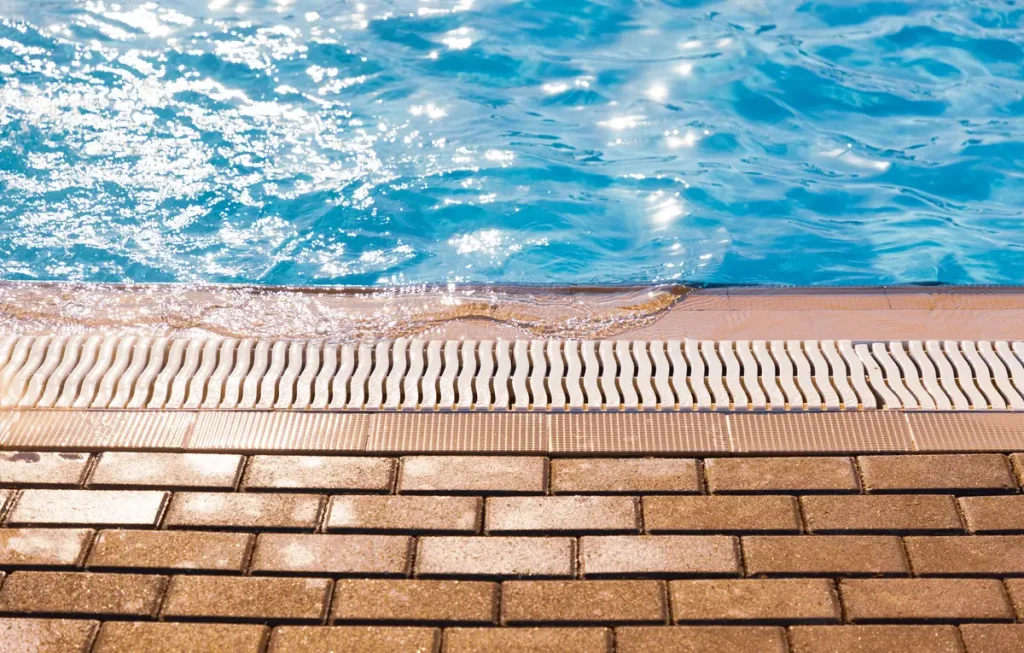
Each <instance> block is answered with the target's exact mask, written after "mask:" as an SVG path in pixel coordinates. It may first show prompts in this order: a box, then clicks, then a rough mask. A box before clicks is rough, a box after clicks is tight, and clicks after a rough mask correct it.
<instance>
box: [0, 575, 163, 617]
mask: <svg viewBox="0 0 1024 653" xmlns="http://www.w3.org/2000/svg"><path fill="white" fill-rule="evenodd" d="M166 584H167V578H166V577H165V576H148V575H141V574H99V573H91V572H81V571H74V572H71V571H67V572H65V571H16V572H14V573H13V574H11V575H10V576H9V577H8V578H7V579H6V580H5V581H4V583H3V585H2V586H0V614H42V615H47V616H78V617H101V616H117V617H154V616H156V612H157V609H158V608H159V607H160V597H161V596H162V595H163V591H164V587H165V585H166Z"/></svg>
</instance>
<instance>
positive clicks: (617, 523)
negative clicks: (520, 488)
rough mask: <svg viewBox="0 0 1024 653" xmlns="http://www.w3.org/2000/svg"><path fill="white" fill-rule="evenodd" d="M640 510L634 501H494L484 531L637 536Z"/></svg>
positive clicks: (592, 498) (489, 502)
mask: <svg viewBox="0 0 1024 653" xmlns="http://www.w3.org/2000/svg"><path fill="white" fill-rule="evenodd" d="M639 507H640V505H639V501H638V500H637V499H635V498H633V497H613V496H608V497H603V496H558V497H491V498H489V499H487V506H486V508H485V513H486V515H487V520H486V525H485V528H486V530H487V532H488V533H516V532H525V533H529V532H534V533H571V532H576V533H599V532H610V533H631V532H632V533H636V532H639V531H640V514H639Z"/></svg>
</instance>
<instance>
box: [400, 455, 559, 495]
mask: <svg viewBox="0 0 1024 653" xmlns="http://www.w3.org/2000/svg"><path fill="white" fill-rule="evenodd" d="M547 465H548V461H547V459H546V458H540V457H526V456H409V457H406V458H403V459H402V465H401V472H400V474H399V477H398V491H399V492H405V493H410V492H419V493H434V494H443V493H484V494H543V493H544V490H545V489H546V488H547Z"/></svg>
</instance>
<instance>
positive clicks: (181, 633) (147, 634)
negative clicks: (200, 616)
mask: <svg viewBox="0 0 1024 653" xmlns="http://www.w3.org/2000/svg"><path fill="white" fill-rule="evenodd" d="M269 636H270V628H268V627H266V626H262V625H245V624H192V623H169V622H168V623H145V622H134V623H133V622H116V621H108V622H107V623H105V624H103V627H102V628H100V632H99V635H98V636H97V637H96V644H95V646H94V647H93V653H138V652H142V651H145V653H179V652H181V651H188V653H225V652H227V651H230V652H231V653H259V652H260V651H261V650H262V649H263V643H264V642H266V640H267V638H268V637H269Z"/></svg>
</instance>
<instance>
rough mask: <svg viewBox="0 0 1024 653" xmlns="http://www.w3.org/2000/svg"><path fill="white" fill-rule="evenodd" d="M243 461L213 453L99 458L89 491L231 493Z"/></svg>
mask: <svg viewBox="0 0 1024 653" xmlns="http://www.w3.org/2000/svg"><path fill="white" fill-rule="evenodd" d="M241 467H242V457H241V456H238V455H235V454H210V453H137V452H131V451H108V452H105V453H103V454H101V455H100V459H99V462H98V463H97V465H96V469H94V470H93V472H92V476H90V477H89V487H95V488H105V487H120V488H161V489H165V490H171V489H185V488H191V489H210V490H230V489H232V488H234V487H235V485H236V484H237V483H238V475H239V472H240V471H241Z"/></svg>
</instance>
